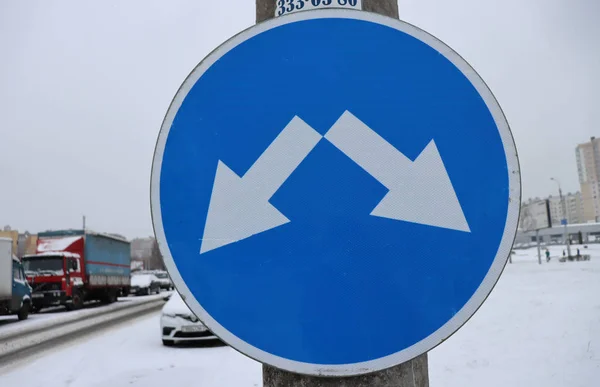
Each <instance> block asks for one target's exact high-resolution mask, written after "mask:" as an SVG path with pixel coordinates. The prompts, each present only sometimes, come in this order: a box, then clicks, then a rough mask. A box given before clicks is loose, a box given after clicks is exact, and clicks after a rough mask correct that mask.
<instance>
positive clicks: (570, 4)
mask: <svg viewBox="0 0 600 387" xmlns="http://www.w3.org/2000/svg"><path fill="white" fill-rule="evenodd" d="M84 3H85V4H84ZM399 5H400V15H401V18H402V19H403V20H405V21H407V22H410V23H412V24H415V25H417V26H418V27H421V28H423V29H425V30H427V31H428V32H430V33H432V34H434V35H436V36H437V37H438V38H440V39H442V40H443V41H445V42H446V43H447V44H448V45H450V46H451V47H452V48H454V49H455V50H456V51H458V53H460V54H461V55H462V56H463V57H464V58H465V59H466V60H467V61H468V62H470V63H471V65H472V66H473V67H474V68H475V69H476V70H477V71H478V72H479V74H480V75H481V76H482V77H483V78H484V80H485V81H486V82H487V83H488V85H489V86H490V88H491V89H492V91H493V92H494V94H495V95H496V98H497V99H498V100H499V102H500V104H501V106H502V107H503V109H504V111H505V114H506V116H507V118H508V120H509V122H510V124H511V128H512V131H513V134H514V137H515V140H516V143H517V148H518V151H519V156H520V160H521V168H522V175H523V193H524V197H525V198H527V197H530V196H546V195H548V194H554V193H556V186H555V184H554V183H553V182H552V181H550V177H551V176H553V177H556V178H558V179H559V180H560V181H561V182H562V185H563V189H564V190H565V191H575V190H577V189H578V187H579V183H578V181H577V169H576V164H575V152H574V148H575V146H576V145H577V144H578V143H581V142H585V141H587V140H588V139H589V137H590V136H593V135H596V136H600V121H599V119H600V48H599V47H600V43H599V41H600V23H598V15H600V1H598V0H486V1H481V0H452V1H447V0H400V1H399ZM253 23H254V0H228V1H217V0H210V1H209V0H186V1H184V0H177V1H176V0H169V1H167V0H164V1H149V0H137V1H116V0H113V1H108V0H105V1H101V2H81V1H48V0H44V1H41V0H38V1H27V2H24V1H17V0H2V1H0V59H1V60H0V117H1V120H0V188H1V189H0V226H3V225H5V224H9V225H11V226H12V227H13V228H18V229H20V230H21V231H24V230H29V231H32V232H37V231H40V230H45V229H57V228H69V227H73V228H74V227H79V226H80V225H81V216H82V215H83V214H86V215H87V217H88V226H89V227H90V228H93V229H95V230H98V231H104V232H117V233H121V234H123V235H125V236H127V237H130V238H132V237H136V236H147V235H151V234H152V225H151V219H150V205H149V178H150V168H151V161H152V155H153V150H154V144H155V141H156V136H157V134H158V130H159V127H160V124H161V122H162V119H163V117H164V114H165V112H166V110H167V108H168V105H169V103H170V102H171V99H172V97H173V95H174V94H175V92H176V91H177V88H178V87H179V85H180V84H181V82H182V81H183V79H184V78H185V77H186V76H187V75H188V73H189V72H190V71H191V70H192V68H193V67H194V66H195V65H196V64H197V63H198V62H199V61H200V60H202V58H203V57H204V56H206V55H207V54H208V53H209V52H210V51H211V50H212V49H214V48H215V47H216V46H218V45H219V44H220V43H222V42H223V41H225V40H227V39H228V38H229V37H231V36H232V35H234V34H235V33H237V32H239V31H241V30H242V29H244V28H246V27H249V26H251V25H252V24H253ZM474 178H476V177H474Z"/></svg>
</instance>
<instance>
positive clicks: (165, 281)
mask: <svg viewBox="0 0 600 387" xmlns="http://www.w3.org/2000/svg"><path fill="white" fill-rule="evenodd" d="M154 275H155V276H156V278H158V280H159V281H160V288H161V289H164V290H172V289H174V286H173V282H171V278H169V274H168V273H167V272H166V271H157V272H155V273H154Z"/></svg>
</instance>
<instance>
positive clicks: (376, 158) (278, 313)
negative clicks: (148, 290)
mask: <svg viewBox="0 0 600 387" xmlns="http://www.w3.org/2000/svg"><path fill="white" fill-rule="evenodd" d="M151 202H152V216H153V222H154V228H155V232H156V236H157V238H158V241H159V245H160V248H161V252H162V254H163V256H164V259H165V262H166V265H167V267H168V270H169V273H170V274H171V276H172V278H173V280H174V282H175V284H176V285H177V289H178V290H179V292H180V293H181V294H182V296H183V297H184V298H185V301H186V303H187V304H188V306H189V307H190V308H191V310H192V311H193V312H194V313H196V314H197V315H198V317H199V318H200V319H201V320H202V321H203V322H204V323H205V324H206V325H207V326H208V328H210V329H211V330H212V331H213V332H214V333H215V334H217V335H218V336H219V337H221V338H222V339H223V340H224V341H225V342H227V343H228V344H230V345H231V346H233V347H234V348H236V349H238V350H239V351H241V352H243V353H245V354H246V355H248V356H250V357H252V358H254V359H257V360H259V361H261V362H264V363H267V364H270V365H272V366H275V367H279V368H282V369H286V370H289V371H293V372H298V373H304V374H314V375H328V376H334V375H335V376H347V375H356V374H363V373H368V372H372V371H376V370H380V369H384V368H388V367H391V366H394V365H396V364H399V363H402V362H405V361H408V360H410V359H412V358H414V357H416V356H418V355H420V354H422V353H424V352H426V351H428V350H430V349H431V348H433V347H434V346H436V345H438V344H439V343H441V342H442V341H443V340H445V339H446V338H448V337H449V336H450V335H451V334H452V333H453V332H455V331H456V330H457V329H458V328H459V327H460V326H461V325H462V324H464V323H465V322H466V321H467V320H468V319H469V318H470V317H471V316H472V315H473V313H475V311H476V310H477V308H478V307H479V306H480V305H481V304H482V303H483V301H484V300H485V298H486V297H487V295H488V294H489V292H490V291H491V290H492V288H493V286H494V284H495V283H496V281H497V280H498V278H499V276H500V274H501V272H502V269H503V267H504V265H505V263H506V260H507V257H508V255H509V253H510V249H511V246H512V243H513V240H514V235H515V232H516V228H517V220H518V215H519V203H520V172H519V165H518V159H517V154H516V150H515V146H514V143H513V139H512V136H511V133H510V129H509V127H508V124H507V121H506V119H505V117H504V115H503V113H502V111H501V109H500V107H499V105H498V103H497V102H496V100H495V99H494V97H493V95H492V93H491V92H490V90H489V89H488V87H487V86H486V85H485V83H484V82H483V81H482V80H481V78H480V77H479V76H478V75H477V73H476V72H475V71H474V70H473V69H472V68H471V67H470V66H469V64H467V62H465V61H464V60H463V59H462V58H461V57H460V56H459V55H458V54H456V53H455V52H454V51H453V50H452V49H450V48H449V47H448V46H446V45H445V44H444V43H442V42H441V41H439V40H437V39H436V38H434V37H433V36H431V35H429V34H427V33H426V32H424V31H422V30H420V29H418V28H416V27H414V26H411V25H409V24H407V23H404V22H401V21H398V20H394V19H390V18H387V17H383V16H378V15H375V14H370V13H365V12H357V11H350V10H327V11H310V12H301V13H297V14H293V15H290V16H286V17H282V18H279V19H275V20H271V21H268V22H265V23H262V24H259V25H257V26H254V27H252V28H250V29H248V30H246V31H244V32H242V33H241V34H239V35H237V36H235V37H233V38H232V39H230V40H229V41H227V42H226V43H224V44H223V45H222V46H220V47H219V48H217V49H216V50H215V51H214V52H212V53H211V54H210V55H209V56H208V57H207V58H206V59H205V60H204V61H203V62H202V63H200V64H199V65H198V67H196V68H195V69H194V70H193V71H192V73H191V74H190V75H189V77H188V78H187V79H186V80H185V82H184V83H183V85H182V86H181V88H180V90H179V91H178V92H177V95H176V96H175V98H174V100H173V103H172V104H171V106H170V108H169V111H168V113H167V116H166V118H165V120H164V123H163V125H162V128H161V131H160V135H159V139H158V143H157V147H156V151H155V157H154V164H153V171H152V186H151Z"/></svg>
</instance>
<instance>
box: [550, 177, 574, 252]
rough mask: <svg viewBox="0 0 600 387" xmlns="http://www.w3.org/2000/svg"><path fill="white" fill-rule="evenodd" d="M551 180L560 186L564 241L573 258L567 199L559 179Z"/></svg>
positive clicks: (559, 194)
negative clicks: (568, 225) (568, 226)
mask: <svg viewBox="0 0 600 387" xmlns="http://www.w3.org/2000/svg"><path fill="white" fill-rule="evenodd" d="M550 180H552V181H554V182H556V184H557V185H558V196H559V198H560V206H561V208H562V219H561V222H562V223H563V227H564V228H563V239H564V240H565V243H566V244H567V257H570V256H571V243H570V241H569V231H568V229H567V223H568V222H567V206H566V204H565V198H564V196H563V194H562V188H561V186H560V181H558V179H555V178H553V177H551V178H550Z"/></svg>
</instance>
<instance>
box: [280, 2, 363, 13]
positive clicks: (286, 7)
mask: <svg viewBox="0 0 600 387" xmlns="http://www.w3.org/2000/svg"><path fill="white" fill-rule="evenodd" d="M360 3H361V1H360V0H277V10H276V11H275V13H276V15H277V16H282V15H285V14H287V13H291V12H295V11H306V10H309V9H315V8H324V7H335V8H340V7H344V8H360V5H361V4H360Z"/></svg>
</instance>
